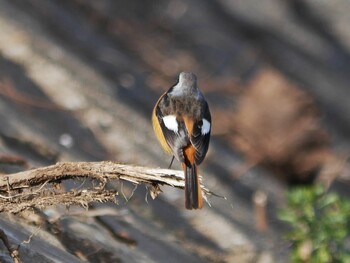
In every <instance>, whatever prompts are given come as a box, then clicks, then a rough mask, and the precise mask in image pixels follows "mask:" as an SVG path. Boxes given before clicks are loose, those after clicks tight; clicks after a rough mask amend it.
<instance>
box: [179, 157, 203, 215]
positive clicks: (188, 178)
mask: <svg viewBox="0 0 350 263" xmlns="http://www.w3.org/2000/svg"><path fill="white" fill-rule="evenodd" d="M182 166H183V170H184V173H185V205H186V208H187V209H199V208H202V206H203V197H202V189H201V186H200V183H199V177H198V173H197V166H196V165H195V164H183V165H182Z"/></svg>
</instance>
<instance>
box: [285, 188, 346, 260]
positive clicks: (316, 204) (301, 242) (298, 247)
mask: <svg viewBox="0 0 350 263" xmlns="http://www.w3.org/2000/svg"><path fill="white" fill-rule="evenodd" d="M287 199H288V204H287V208H285V209H283V210H281V211H280V213H279V219H280V220H282V221H284V222H287V223H288V224H290V226H291V230H290V231H289V232H288V233H287V235H286V238H287V239H288V240H290V241H292V242H293V245H292V253H291V261H292V262H298V263H299V262H303V263H306V262H308V263H340V262H341V263H347V262H350V251H349V249H348V247H347V245H346V239H347V237H349V233H350V201H349V200H347V199H344V198H340V197H339V195H338V194H336V193H328V192H326V191H325V190H324V187H322V186H320V185H316V186H310V187H300V186H299V187H295V188H293V189H291V190H289V192H288V194H287Z"/></svg>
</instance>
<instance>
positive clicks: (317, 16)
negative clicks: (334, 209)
mask: <svg viewBox="0 0 350 263" xmlns="http://www.w3.org/2000/svg"><path fill="white" fill-rule="evenodd" d="M349 10H350V4H349V2H348V1H345V0H338V1H313V0H304V1H303V0H288V1H279V0H264V1H261V0H251V1H229V0H219V1H210V0H191V1H175V0H172V1H167V0H164V1H149V0H148V1H134V0H133V1H114V0H100V1H94V0H86V1H80V0H69V1H68V0H47V1H44V0H27V1H21V0H12V1H5V0H0V32H1V33H0V122H1V124H2V125H1V126H0V137H1V140H0V153H1V154H2V156H4V155H9V154H11V155H16V156H20V157H21V158H23V159H25V160H26V161H27V162H28V163H29V166H30V167H38V166H44V165H48V164H52V163H55V162H57V161H67V160H70V161H78V160H79V161H83V160H85V161H95V160H115V161H118V162H126V163H130V164H137V165H147V166H160V167H167V165H168V163H169V161H170V157H167V156H165V155H164V154H163V152H162V151H161V149H160V146H159V145H158V144H157V142H156V139H155V136H154V134H153V131H152V127H151V121H150V115H151V111H152V107H153V105H154V103H155V102H156V100H157V98H158V97H159V96H160V94H161V93H162V92H164V91H165V90H167V89H168V88H169V87H170V85H172V84H173V83H174V82H175V80H176V77H177V75H178V73H179V72H181V71H193V72H195V73H196V74H197V75H198V78H199V86H200V87H201V89H202V91H203V92H204V94H205V96H206V97H207V100H208V102H209V104H210V107H211V111H212V118H213V125H214V127H213V136H212V141H211V145H210V150H209V153H208V155H207V158H206V160H205V162H204V164H203V165H202V166H201V171H202V174H203V176H204V181H205V184H206V185H207V186H208V187H209V188H210V189H211V190H213V191H214V192H216V193H219V194H220V195H223V196H226V197H227V200H223V199H220V198H215V197H212V198H210V202H211V207H209V206H207V205H206V206H205V208H204V209H203V210H201V211H186V210H185V209H184V200H183V192H182V191H180V190H177V189H172V188H170V187H165V188H164V189H163V192H164V193H163V194H161V195H160V196H159V197H158V198H157V199H156V200H151V198H149V197H148V198H147V199H146V197H147V189H145V187H144V186H139V187H137V189H136V190H135V191H134V187H133V186H130V185H122V184H120V183H114V184H113V183H111V185H110V187H117V188H118V189H120V192H121V195H120V196H119V197H118V200H119V205H114V204H103V205H102V204H94V205H93V206H92V207H91V208H90V210H89V211H94V210H96V211H100V213H99V214H98V215H96V214H89V213H90V212H87V211H85V210H84V209H79V208H70V209H69V210H66V209H65V208H64V207H57V208H54V207H53V208H48V209H46V210H44V211H34V212H35V213H34V212H33V213H25V214H21V215H15V216H14V215H5V214H3V215H2V216H1V218H0V228H1V229H3V230H4V231H5V232H6V234H7V235H8V237H9V239H10V242H11V243H13V244H21V246H20V255H21V258H22V259H23V262H86V261H89V262H242V263H244V262H259V263H264V262H266V263H271V262H286V261H287V255H288V247H289V244H288V243H287V242H286V241H284V240H283V239H282V236H283V233H284V231H285V226H284V225H283V224H281V223H280V222H279V221H278V219H277V218H276V211H277V209H278V208H280V207H282V206H283V205H284V194H285V190H286V188H287V183H288V182H289V183H290V182H296V181H298V182H300V181H303V182H305V181H312V180H313V179H314V177H315V176H316V177H319V175H322V176H323V177H324V176H326V177H327V176H330V175H329V174H336V175H335V176H341V177H342V178H343V179H344V178H345V177H346V176H347V174H348V172H347V170H345V172H343V173H340V172H339V169H337V168H335V167H338V166H337V165H339V162H340V163H341V160H343V156H347V155H348V152H349V147H350V141H349V140H348V134H349V132H350V114H348V112H350V101H349V97H350V90H349V82H350V74H349V72H350V53H349V50H350V30H349V25H350V17H349V15H348V14H349ZM339 160H340V161H339ZM247 167H248V168H250V169H248V168H247ZM173 168H174V169H179V168H180V166H179V165H178V164H177V163H175V164H174V165H173ZM19 169H21V168H20V167H18V166H13V165H12V166H9V165H4V166H3V171H4V172H10V171H12V172H13V171H17V170H19ZM276 175H277V176H276ZM305 178H307V180H306V179H305ZM80 184H81V182H78V183H75V184H74V183H73V186H76V187H79V185H80ZM338 188H341V187H340V186H338ZM257 190H261V191H263V192H265V193H267V195H268V207H267V214H268V224H269V228H268V231H267V232H265V233H261V232H259V231H257V230H256V228H255V221H254V209H253V204H252V201H251V200H252V196H253V195H254V193H255V192H256V191H257ZM122 193H123V194H124V195H125V196H127V197H129V196H131V195H132V194H133V196H132V198H130V200H129V201H128V202H127V201H126V200H125V198H124V197H123V195H122ZM105 208H107V209H105ZM72 213H74V215H72ZM38 215H39V217H38ZM38 218H39V219H38ZM33 233H34V235H33V237H32V238H31V239H30V242H24V241H28V238H29V237H30V236H31V234H33ZM0 261H1V262H12V261H11V259H10V257H9V256H8V253H7V251H6V250H5V249H4V247H2V250H1V254H0Z"/></svg>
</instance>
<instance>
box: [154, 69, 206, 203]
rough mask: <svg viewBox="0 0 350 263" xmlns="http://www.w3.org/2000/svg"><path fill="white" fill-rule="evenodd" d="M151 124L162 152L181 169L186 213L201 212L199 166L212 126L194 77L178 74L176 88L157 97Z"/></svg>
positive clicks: (182, 73)
mask: <svg viewBox="0 0 350 263" xmlns="http://www.w3.org/2000/svg"><path fill="white" fill-rule="evenodd" d="M152 124H153V129H154V132H155V134H156V137H157V139H158V141H159V142H160V145H161V146H162V148H163V149H164V151H165V152H166V153H168V154H171V155H173V158H174V157H175V158H176V159H177V160H178V161H179V162H180V163H181V165H182V169H183V171H184V178H185V207H186V209H189V210H191V209H200V208H202V207H203V197H202V189H201V186H200V182H199V176H198V166H199V165H200V164H201V163H202V161H203V160H204V158H205V156H206V154H207V151H208V147H209V142H210V132H211V126H212V124H211V114H210V110H209V106H208V103H207V101H206V100H205V98H204V96H203V94H202V92H201V91H200V90H199V88H198V85H197V76H196V75H195V74H194V73H192V72H181V73H180V74H179V77H178V80H177V82H176V84H175V85H173V86H172V87H171V88H170V89H169V90H168V91H166V92H165V93H164V94H163V95H161V96H160V98H159V99H158V101H157V103H156V105H155V107H154V109H153V112H152Z"/></svg>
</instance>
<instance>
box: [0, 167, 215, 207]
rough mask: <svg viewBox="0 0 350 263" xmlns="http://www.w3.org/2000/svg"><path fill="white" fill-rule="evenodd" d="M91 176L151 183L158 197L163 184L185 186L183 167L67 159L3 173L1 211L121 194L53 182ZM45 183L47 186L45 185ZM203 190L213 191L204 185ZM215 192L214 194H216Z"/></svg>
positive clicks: (80, 202)
mask: <svg viewBox="0 0 350 263" xmlns="http://www.w3.org/2000/svg"><path fill="white" fill-rule="evenodd" d="M77 178H89V179H93V180H97V181H99V182H100V183H101V184H102V185H103V186H104V185H105V184H106V182H107V181H109V180H116V179H117V180H123V181H128V182H131V183H134V184H147V185H149V186H151V188H150V191H151V196H152V197H156V196H157V194H158V193H159V192H161V191H160V186H161V185H169V186H172V187H176V188H181V189H183V188H184V176H183V172H182V171H175V170H168V169H157V168H148V167H142V166H132V165H125V164H119V163H115V162H108V161H105V162H65V163H57V164H55V165H51V166H47V167H42V168H37V169H33V170H27V171H23V172H19V173H14V174H6V175H1V176H0V193H1V194H0V212H11V213H18V212H20V211H23V210H26V209H29V208H33V207H37V208H40V209H42V208H45V207H47V206H51V205H55V204H65V205H74V204H78V205H82V206H84V207H87V206H88V204H89V203H91V202H96V201H98V202H106V201H115V196H116V195H117V194H118V192H117V191H114V190H112V191H111V190H108V191H107V190H105V189H104V188H103V187H92V188H90V189H83V190H77V189H73V190H71V191H69V192H62V191H61V192H60V191H57V189H55V187H53V186H52V185H53V184H57V183H61V181H63V180H68V179H77ZM44 186H45V187H44ZM202 189H203V192H204V194H209V195H210V194H213V193H212V192H210V191H209V190H208V189H207V188H206V187H204V186H203V185H202ZM213 195H215V194H213Z"/></svg>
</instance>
